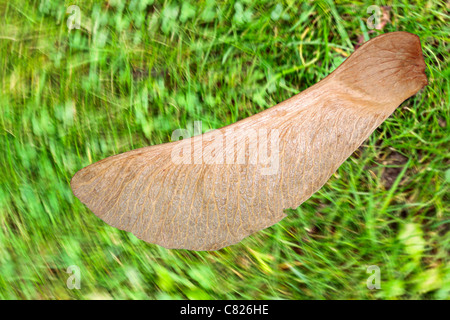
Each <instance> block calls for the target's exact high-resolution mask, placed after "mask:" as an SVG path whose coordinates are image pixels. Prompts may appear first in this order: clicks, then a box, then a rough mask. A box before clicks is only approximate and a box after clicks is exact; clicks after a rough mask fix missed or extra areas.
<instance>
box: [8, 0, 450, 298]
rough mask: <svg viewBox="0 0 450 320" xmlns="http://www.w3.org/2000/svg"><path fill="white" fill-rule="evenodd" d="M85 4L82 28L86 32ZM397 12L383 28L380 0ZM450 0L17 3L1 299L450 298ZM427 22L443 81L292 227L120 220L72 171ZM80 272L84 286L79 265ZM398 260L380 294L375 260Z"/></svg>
mask: <svg viewBox="0 0 450 320" xmlns="http://www.w3.org/2000/svg"><path fill="white" fill-rule="evenodd" d="M72 4H75V5H78V6H79V8H80V11H81V28H80V29H79V30H77V29H73V30H69V28H68V26H67V20H68V19H69V18H70V17H71V16H72V15H71V14H70V13H66V10H67V8H68V7H69V6H70V5H72ZM374 4H375V5H379V6H383V5H387V6H390V10H388V9H387V8H385V9H384V11H385V12H388V11H389V14H390V18H389V19H385V20H384V23H383V24H384V26H383V29H382V30H381V31H379V30H374V31H373V32H370V30H368V28H367V24H366V22H367V19H368V18H369V17H370V15H371V14H372V13H367V8H368V7H369V6H370V5H374ZM448 11H449V6H448V4H446V3H445V1H417V2H411V1H386V2H382V1H368V2H365V1H356V2H349V1H342V2H339V3H338V4H335V3H333V2H332V1H314V2H312V1H311V2H300V1H271V0H267V1H247V0H245V1H244V0H240V1H227V2H224V1H214V0H207V1H195V2H194V1H192V0H191V1H190V2H189V1H182V2H181V1H180V2H177V1H159V2H156V1H155V2H153V1H152V0H147V1H136V0H132V1H112V0H111V1H49V0H42V1H4V0H3V1H0V86H1V87H0V110H1V113H0V125H1V127H0V128H1V130H0V133H1V139H0V148H1V150H2V151H1V153H0V164H1V166H0V227H1V231H0V298H3V299H96V298H101V299H107V298H113V299H141V298H149V299H166V298H167V299H186V298H188V299H449V297H450V260H449V252H450V228H449V225H450V215H449V211H450V202H449V194H448V187H449V183H450V169H449V167H450V166H449V164H450V160H449V159H450V157H449V155H450V154H449V146H450V141H449V133H450V131H449V124H450V116H449V105H450V100H449V96H448V92H449V86H450V85H449V80H448V79H449V75H450V71H449V60H448V53H449V34H450V29H449V13H448ZM398 30H402V31H409V32H412V33H415V34H417V35H418V36H419V37H420V39H421V41H422V46H423V54H424V57H425V61H426V63H427V71H426V72H427V75H428V78H429V85H428V86H427V87H426V88H425V89H423V90H422V91H421V92H420V93H418V94H417V95H416V96H414V97H413V98H411V99H409V100H407V101H406V102H404V103H403V104H402V105H401V106H400V107H399V108H398V109H397V110H396V111H395V112H394V114H393V115H392V116H391V117H390V118H389V119H387V120H386V122H384V123H383V124H382V125H381V126H380V127H379V128H378V129H377V130H376V131H375V132H374V133H373V134H372V135H371V137H370V138H369V139H368V140H367V141H366V142H365V143H364V144H363V146H362V147H361V148H359V149H358V150H357V151H356V152H355V154H354V155H353V156H352V157H350V158H349V159H348V160H347V161H346V162H345V163H344V164H343V165H342V166H341V167H340V168H339V170H338V171H337V172H336V174H335V175H334V176H333V177H332V178H331V179H330V181H329V182H328V183H327V184H326V185H325V186H324V187H323V188H322V189H321V190H320V191H319V192H317V193H316V194H314V195H313V196H312V197H311V198H310V199H309V200H308V201H306V202H305V203H303V204H302V206H301V207H300V208H298V209H296V210H290V211H289V215H288V217H287V218H286V219H284V220H283V221H282V222H281V223H279V224H277V225H275V226H273V227H271V228H269V229H266V230H264V231H262V232H259V233H257V234H255V235H253V236H251V237H249V238H247V239H245V240H244V241H242V242H241V243H240V244H237V245H234V246H231V247H228V248H225V249H222V250H219V251H216V252H190V251H187V250H166V249H164V248H161V247H159V246H156V245H152V244H147V243H145V242H143V241H140V240H138V239H137V238H136V237H134V236H133V235H132V234H130V233H127V232H124V231H119V230H117V229H114V228H112V227H110V226H108V225H107V224H105V223H104V222H102V221H101V220H100V219H98V218H97V217H96V216H95V215H94V214H92V213H91V212H90V211H89V210H88V209H87V208H86V207H85V206H84V205H83V204H81V203H80V201H78V199H76V198H75V197H74V196H73V194H72V192H71V189H70V186H69V181H70V179H71V177H72V176H73V174H74V173H75V172H76V171H78V170H79V169H81V168H83V167H85V166H87V165H88V164H90V163H93V162H95V161H98V160H101V159H103V158H105V157H108V156H111V155H114V154H117V153H121V152H125V151H128V150H131V149H134V148H139V147H143V146H147V145H152V144H158V143H162V142H167V141H169V140H170V136H171V133H172V131H173V130H175V129H177V128H186V127H188V126H189V125H192V123H193V121H199V120H201V121H202V123H203V130H204V131H206V130H208V129H211V128H219V127H221V126H224V125H227V124H230V123H233V122H235V121H237V120H239V119H242V118H245V117H248V116H250V115H252V114H255V113H257V112H259V111H261V110H264V109H266V108H268V107H270V106H272V105H275V104H276V103H278V102H281V101H283V100H285V99H286V98H289V97H290V96H292V95H294V94H296V93H298V92H300V91H302V90H304V89H305V88H307V87H309V86H311V85H313V84H314V83H316V82H318V81H320V80H321V79H323V78H324V77H325V76H326V75H328V74H329V73H330V72H331V71H332V70H334V69H335V68H336V67H337V66H338V65H339V64H340V63H342V61H343V60H344V59H345V58H346V57H347V56H348V55H349V54H350V53H352V52H353V51H354V47H355V46H356V45H358V43H361V41H362V40H363V39H365V40H368V39H369V38H372V37H374V36H376V35H377V34H380V33H385V32H391V31H398ZM71 265H77V266H79V267H80V270H81V289H80V290H76V289H75V290H70V289H68V288H67V286H66V281H67V279H68V277H69V276H70V274H68V273H66V271H67V268H68V267H69V266H71ZM370 265H376V266H378V267H379V268H380V271H381V289H379V290H369V289H368V288H367V287H366V280H367V278H368V277H369V276H370V274H369V273H367V272H366V271H367V267H368V266H370Z"/></svg>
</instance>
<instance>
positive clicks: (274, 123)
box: [71, 32, 427, 250]
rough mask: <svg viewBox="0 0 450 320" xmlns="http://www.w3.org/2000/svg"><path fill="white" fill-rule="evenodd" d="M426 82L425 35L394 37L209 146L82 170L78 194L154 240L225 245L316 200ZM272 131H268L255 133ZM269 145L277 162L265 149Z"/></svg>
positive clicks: (190, 144)
mask: <svg viewBox="0 0 450 320" xmlns="http://www.w3.org/2000/svg"><path fill="white" fill-rule="evenodd" d="M426 84H427V78H426V75H425V62H424V60H423V56H422V50H421V45H420V40H419V38H418V37H417V36H416V35H413V34H411V33H407V32H392V33H386V34H383V35H380V36H378V37H376V38H374V39H372V40H370V41H368V42H366V43H365V44H363V45H362V46H361V47H360V48H358V49H357V50H356V51H355V52H354V53H353V54H352V55H351V56H350V57H349V58H347V59H346V60H345V61H344V63H343V64H342V65H341V66H339V68H337V69H336V70H335V71H334V72H332V73H331V74H330V75H328V76H327V77H326V78H325V79H323V80H322V81H320V82H319V83H317V84H315V85H314V86H312V87H310V88H308V89H307V90H305V91H303V92H301V93H299V94H297V95H295V96H293V97H292V98H290V99H288V100H286V101H283V102H281V103H279V104H278V105H276V106H274V107H272V108H269V109H267V110H265V111H263V112H260V113H258V114H255V115H253V116H251V117H248V118H246V119H243V120H241V121H239V122H236V123H234V124H232V125H230V126H227V127H224V128H221V129H217V130H214V131H212V132H208V133H205V134H204V135H202V136H201V144H198V142H196V141H198V140H197V139H198V138H199V137H198V136H196V137H192V138H189V139H183V140H180V141H175V142H171V143H165V144H161V145H155V146H150V147H146V148H141V149H137V150H132V151H129V152H126V153H123V154H119V155H115V156H112V157H109V158H106V159H104V160H101V161H99V162H96V163H94V164H91V165H90V166H88V167H86V168H84V169H82V170H80V171H79V172H77V173H76V174H75V176H74V177H73V178H72V181H71V186H72V190H73V192H74V194H75V195H76V196H77V197H78V199H80V200H81V202H83V203H84V204H86V205H87V206H88V207H89V208H90V209H91V210H92V211H93V212H94V213H95V214H96V215H97V216H98V217H100V218H101V219H102V220H104V221H105V222H106V223H108V224H110V225H111V226H113V227H116V228H119V229H121V230H126V231H130V232H132V233H133V234H135V235H136V236H137V237H138V238H140V239H142V240H145V241H147V242H150V243H156V244H159V245H161V246H163V247H166V248H185V249H191V250H216V249H220V248H223V247H225V246H228V245H231V244H234V243H237V242H239V241H241V240H242V239H243V238H244V237H247V236H248V235H250V234H252V233H254V232H256V231H258V230H262V229H264V228H267V227H269V226H271V225H273V224H275V223H277V222H278V221H280V220H281V219H283V218H284V217H285V213H284V212H283V210H284V209H287V208H297V207H298V206H299V205H300V204H301V203H302V202H304V201H305V200H307V199H308V198H309V197H310V196H311V195H312V194H313V193H314V192H316V191H317V190H319V189H320V188H321V187H322V186H323V185H324V184H325V183H326V181H327V180H328V179H329V178H330V176H331V175H332V174H333V173H334V172H335V171H336V170H337V168H338V167H339V166H340V165H341V164H342V162H343V161H345V159H347V158H348V157H349V156H350V155H351V154H352V152H353V151H354V150H355V149H357V148H358V147H359V146H360V145H361V143H362V142H363V141H364V140H365V139H367V138H368V136H369V135H370V134H371V133H372V132H373V130H375V128H377V127H378V126H379V125H380V124H381V123H382V122H383V121H384V120H385V119H386V118H387V117H388V116H389V115H390V114H391V113H392V112H393V111H394V110H395V109H396V108H397V107H398V106H399V105H400V104H401V103H402V102H403V101H404V100H406V99H407V98H409V97H411V96H412V95H414V94H416V93H417V92H418V91H419V90H420V89H421V88H423V87H424V86H425V85H426ZM262 131H263V132H265V133H267V135H265V134H263V135H261V134H251V133H252V132H253V133H259V132H262ZM274 133H276V134H274ZM218 137H220V139H219V138H218ZM271 137H272V138H275V137H276V139H271ZM227 141H228V142H227ZM264 144H267V147H270V148H269V149H270V150H269V151H267V150H266V151H265V152H266V154H267V156H268V155H269V154H270V155H271V156H272V155H275V156H276V157H275V158H274V159H275V160H276V166H272V164H273V163H270V161H267V156H264V152H260V151H261V150H260V149H264V148H259V147H258V146H261V145H264ZM252 145H253V146H256V147H252ZM174 149H176V150H177V151H176V152H174ZM266 149H267V148H266ZM180 150H182V151H186V150H188V152H189V154H188V156H189V157H187V159H189V160H188V161H174V158H173V156H174V154H175V155H179V154H180ZM263 151H264V150H263ZM182 153H183V152H181V154H182ZM210 157H219V159H220V157H222V160H218V159H217V158H214V159H212V158H210ZM271 166H272V167H271ZM269 167H270V169H271V170H267V169H268V168H269Z"/></svg>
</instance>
